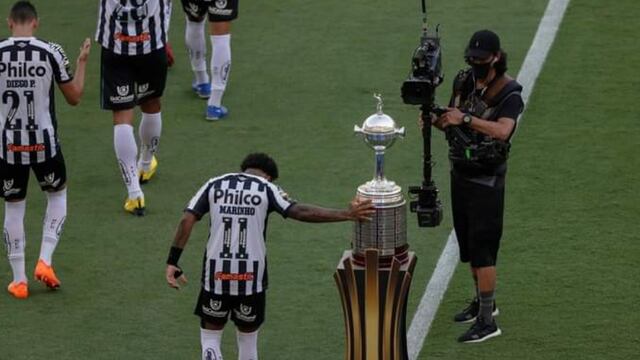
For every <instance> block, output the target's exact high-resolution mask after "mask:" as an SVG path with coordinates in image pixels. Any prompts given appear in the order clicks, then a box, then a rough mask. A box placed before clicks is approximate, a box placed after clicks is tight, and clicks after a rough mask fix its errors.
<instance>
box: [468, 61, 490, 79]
mask: <svg viewBox="0 0 640 360" xmlns="http://www.w3.org/2000/svg"><path fill="white" fill-rule="evenodd" d="M491 65H492V63H491V62H488V63H486V64H471V70H472V71H473V77H474V78H476V80H482V79H485V78H486V77H487V76H489V70H491Z"/></svg>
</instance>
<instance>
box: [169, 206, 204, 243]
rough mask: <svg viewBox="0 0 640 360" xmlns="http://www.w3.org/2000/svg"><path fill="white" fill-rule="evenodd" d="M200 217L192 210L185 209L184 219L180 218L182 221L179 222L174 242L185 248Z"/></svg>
mask: <svg viewBox="0 0 640 360" xmlns="http://www.w3.org/2000/svg"><path fill="white" fill-rule="evenodd" d="M199 220H200V219H198V217H197V216H196V215H195V214H193V213H192V212H189V211H185V212H184V214H183V215H182V219H180V223H179V224H178V228H177V229H176V235H175V236H174V237H173V244H172V246H175V247H177V248H180V249H184V247H185V246H186V245H187V242H188V241H189V236H191V230H193V226H194V225H195V223H197V222H198V221H199Z"/></svg>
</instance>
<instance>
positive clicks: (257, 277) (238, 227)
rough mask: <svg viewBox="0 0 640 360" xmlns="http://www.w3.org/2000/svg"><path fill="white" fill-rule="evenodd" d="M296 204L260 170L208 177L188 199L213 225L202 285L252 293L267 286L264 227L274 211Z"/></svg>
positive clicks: (283, 211)
mask: <svg viewBox="0 0 640 360" xmlns="http://www.w3.org/2000/svg"><path fill="white" fill-rule="evenodd" d="M291 205H293V202H292V201H290V200H289V199H288V197H287V195H286V194H285V193H284V192H282V190H281V189H280V188H279V187H277V186H275V185H273V184H272V183H270V182H269V181H267V180H266V179H263V178H261V177H258V176H253V175H249V174H245V173H231V174H226V175H222V176H219V177H216V178H213V179H211V180H209V181H208V182H207V183H206V184H204V185H203V186H202V187H201V188H200V190H199V191H198V192H197V193H196V195H195V196H194V197H193V198H192V199H191V201H190V202H189V204H188V205H187V208H186V211H189V212H191V213H193V214H195V215H196V216H198V217H202V216H203V215H204V214H206V213H209V217H210V231H209V241H208V243H207V248H206V253H205V256H204V264H203V272H202V286H203V288H204V290H205V291H207V292H212V293H215V294H218V295H251V294H255V293H260V292H262V291H264V290H266V288H267V283H268V280H267V260H266V253H267V251H266V246H265V233H266V228H267V220H268V216H269V213H270V212H272V211H276V212H277V213H279V214H280V215H282V216H283V217H286V216H287V212H288V210H289V208H290V207H291Z"/></svg>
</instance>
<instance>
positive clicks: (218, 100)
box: [208, 34, 231, 107]
mask: <svg viewBox="0 0 640 360" xmlns="http://www.w3.org/2000/svg"><path fill="white" fill-rule="evenodd" d="M211 46H212V50H211V52H212V53H213V54H212V55H211V96H210V97H209V102H208V105H209V106H218V107H219V106H220V104H222V95H224V89H225V88H226V87H227V80H228V79H229V72H230V70H231V34H225V35H211Z"/></svg>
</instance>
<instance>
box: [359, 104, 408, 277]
mask: <svg viewBox="0 0 640 360" xmlns="http://www.w3.org/2000/svg"><path fill="white" fill-rule="evenodd" d="M374 98H376V99H377V100H378V105H377V112H376V113H375V114H373V115H371V116H369V117H368V118H367V119H366V120H365V121H364V123H363V124H362V127H359V126H357V125H356V126H354V129H353V130H354V132H355V133H356V134H361V135H362V137H363V138H364V142H365V143H366V144H367V145H369V147H371V148H372V149H373V150H374V151H375V159H376V166H375V174H374V178H373V180H371V181H368V182H366V183H365V184H362V185H360V186H359V187H358V196H360V197H362V198H365V199H370V200H371V201H372V203H373V204H374V206H375V208H376V212H375V215H374V216H373V218H372V220H371V221H358V222H356V225H355V238H354V241H353V247H354V249H353V250H354V251H353V258H354V260H355V262H356V263H359V264H362V263H363V262H364V254H365V250H366V249H376V250H378V252H379V255H380V264H381V265H384V266H387V265H389V264H390V263H391V260H392V259H393V258H394V257H396V258H397V259H398V260H399V261H401V262H405V261H406V260H407V257H408V249H409V246H408V245H407V208H406V201H405V199H404V197H403V196H402V188H401V187H400V186H398V185H396V183H395V182H393V181H390V180H387V178H385V176H384V154H385V151H386V150H387V149H388V148H390V147H391V146H392V145H393V143H394V142H395V141H396V139H397V138H398V137H401V138H402V137H404V134H405V131H404V127H402V128H400V129H398V128H396V122H395V121H394V120H393V119H392V118H391V117H390V116H389V115H386V114H384V113H383V112H382V96H381V95H380V94H374Z"/></svg>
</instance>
